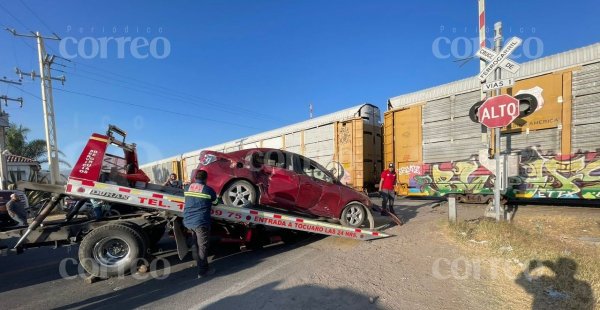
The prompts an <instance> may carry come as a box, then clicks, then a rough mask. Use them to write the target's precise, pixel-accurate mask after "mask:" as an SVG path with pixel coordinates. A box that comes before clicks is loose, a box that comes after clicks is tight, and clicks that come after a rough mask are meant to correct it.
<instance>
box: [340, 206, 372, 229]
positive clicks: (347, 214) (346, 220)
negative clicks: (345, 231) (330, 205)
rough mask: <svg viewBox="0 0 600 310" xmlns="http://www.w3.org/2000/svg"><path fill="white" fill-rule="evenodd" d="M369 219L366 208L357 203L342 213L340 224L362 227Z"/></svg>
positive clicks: (347, 207)
mask: <svg viewBox="0 0 600 310" xmlns="http://www.w3.org/2000/svg"><path fill="white" fill-rule="evenodd" d="M366 219H367V211H366V209H365V207H364V206H363V205H362V204H360V203H357V202H354V203H351V204H348V205H347V206H346V207H345V208H344V210H343V211H342V216H341V217H340V222H341V223H342V225H344V226H348V227H360V226H362V224H363V223H364V222H365V220H366Z"/></svg>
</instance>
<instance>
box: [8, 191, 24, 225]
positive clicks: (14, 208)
mask: <svg viewBox="0 0 600 310" xmlns="http://www.w3.org/2000/svg"><path fill="white" fill-rule="evenodd" d="M6 211H8V215H9V216H10V217H11V218H12V219H13V220H14V221H15V222H17V223H18V224H19V226H27V211H25V206H24V205H23V202H22V201H21V199H19V196H17V194H15V193H12V194H11V195H10V200H9V201H8V202H7V203H6Z"/></svg>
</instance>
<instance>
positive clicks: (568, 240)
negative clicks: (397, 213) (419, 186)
mask: <svg viewBox="0 0 600 310" xmlns="http://www.w3.org/2000/svg"><path fill="white" fill-rule="evenodd" d="M518 220H519V221H518V222H516V223H514V224H508V223H495V222H494V221H490V220H487V219H479V220H474V221H467V222H462V223H459V224H456V225H449V226H448V228H449V233H450V235H451V236H453V237H454V238H455V239H456V240H458V241H459V242H460V243H462V244H463V245H464V246H465V247H468V248H470V249H471V251H473V253H474V254H475V253H476V254H477V255H478V257H484V258H487V259H496V260H497V259H498V258H500V259H502V260H503V261H508V262H513V266H512V268H509V269H510V271H509V273H513V276H512V277H511V278H508V277H502V278H498V279H494V280H497V281H499V282H504V283H497V284H499V285H497V286H496V287H499V288H503V289H502V292H498V293H499V294H501V295H505V296H506V297H507V298H506V299H507V300H515V296H516V295H519V294H521V295H522V296H525V299H526V298H527V296H529V300H530V302H531V303H532V305H533V308H534V309H538V308H540V309H541V308H554V309H594V308H598V309H600V296H599V295H600V246H599V245H595V244H592V243H586V242H584V241H580V240H579V237H582V236H583V237H600V219H599V218H598V217H585V216H583V217H582V216H577V215H572V216H548V215H545V216H541V215H524V216H521V217H519V218H518ZM505 272H506V271H505ZM515 292H518V293H519V294H515ZM594 293H595V294H594ZM594 295H595V296H594ZM517 299H518V298H517ZM517 307H521V306H517Z"/></svg>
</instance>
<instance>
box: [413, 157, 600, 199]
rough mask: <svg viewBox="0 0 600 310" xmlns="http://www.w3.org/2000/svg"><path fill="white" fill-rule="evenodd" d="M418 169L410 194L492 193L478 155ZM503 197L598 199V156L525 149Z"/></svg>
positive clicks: (488, 174) (489, 178) (489, 177)
mask: <svg viewBox="0 0 600 310" xmlns="http://www.w3.org/2000/svg"><path fill="white" fill-rule="evenodd" d="M421 167H422V169H421V173H419V174H416V173H414V172H415V171H416V170H415V169H411V171H410V179H409V184H408V186H409V195H427V196H443V195H446V194H449V193H456V194H485V195H491V194H493V188H494V180H495V177H494V175H493V174H492V173H491V172H490V171H489V170H488V169H486V168H485V167H484V166H483V165H481V163H480V162H479V161H478V160H477V156H473V158H472V159H469V160H465V161H457V162H452V163H435V164H423V165H422V166H421ZM506 194H507V196H510V197H516V198H575V199H581V198H584V199H600V153H598V152H586V153H578V154H571V155H566V156H555V155H543V154H541V153H540V152H539V151H538V150H537V149H536V148H531V149H527V150H524V151H523V152H522V154H521V161H520V164H519V175H518V176H516V177H512V178H510V180H509V189H508V190H507V192H506Z"/></svg>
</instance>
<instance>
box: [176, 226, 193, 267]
mask: <svg viewBox="0 0 600 310" xmlns="http://www.w3.org/2000/svg"><path fill="white" fill-rule="evenodd" d="M173 234H174V235H175V243H176V244H177V256H178V257H179V259H180V260H183V259H184V258H185V256H186V255H187V253H188V252H189V250H190V248H189V247H188V245H187V240H186V237H185V233H184V232H183V227H182V226H181V219H180V218H177V219H175V220H174V221H173Z"/></svg>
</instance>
